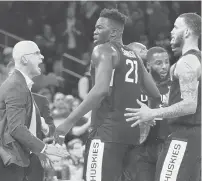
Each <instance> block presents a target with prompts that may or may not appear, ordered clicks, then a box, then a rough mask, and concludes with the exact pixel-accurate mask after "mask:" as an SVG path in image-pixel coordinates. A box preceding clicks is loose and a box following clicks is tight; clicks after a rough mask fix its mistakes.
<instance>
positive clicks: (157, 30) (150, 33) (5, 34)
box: [0, 0, 201, 180]
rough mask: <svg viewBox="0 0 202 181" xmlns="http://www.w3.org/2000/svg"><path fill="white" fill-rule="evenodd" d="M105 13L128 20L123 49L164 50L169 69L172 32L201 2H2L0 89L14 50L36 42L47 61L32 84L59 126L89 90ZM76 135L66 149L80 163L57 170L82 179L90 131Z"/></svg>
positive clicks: (0, 18)
mask: <svg viewBox="0 0 202 181" xmlns="http://www.w3.org/2000/svg"><path fill="white" fill-rule="evenodd" d="M103 8H109V9H110V8H118V9H119V11H120V12H122V13H124V14H125V15H127V16H128V21H127V24H126V26H125V30H124V34H123V42H124V44H129V43H131V42H134V41H136V42H140V43H143V44H144V45H146V46H147V48H150V47H152V46H155V45H157V46H161V47H164V48H166V49H167V50H168V52H169V55H170V62H171V64H173V63H174V62H175V61H176V59H175V58H174V57H173V54H172V52H171V49H170V31H171V30H172V28H173V23H174V21H175V19H176V18H177V16H178V15H180V14H181V13H185V12H196V13H197V14H199V15H201V1H141V2H140V1H128V2H127V1H98V2H97V1H85V0H84V1H74V2H71V1H67V2H63V1H57V2H56V1H55V2H54V1H51V2H48V1H43V2H40V1H38V2H37V1H35V2H32V1H24V2H20V1H18V2H16V1H15V2H14V1H9V2H6V1H5V2H0V85H1V83H2V82H3V81H4V80H5V78H6V77H7V69H6V66H7V64H8V62H9V61H11V60H12V47H13V46H14V45H15V44H16V43H17V42H18V41H20V40H23V39H28V40H32V41H34V42H36V43H37V45H38V46H39V47H40V49H41V52H42V54H43V55H44V57H45V59H44V63H43V64H42V65H41V69H42V73H43V74H42V75H40V76H38V77H36V78H35V79H34V86H33V88H32V91H33V92H36V93H39V94H42V95H44V96H46V97H47V98H48V100H49V102H50V109H51V114H52V116H53V118H54V121H55V124H56V126H57V125H58V124H59V123H61V122H62V121H63V120H64V118H66V117H67V116H68V115H69V113H70V112H71V111H72V110H74V109H75V108H76V107H77V106H78V105H79V104H80V102H81V101H82V100H83V99H84V98H85V96H86V94H87V93H88V91H89V90H90V88H91V80H90V75H89V64H90V59H91V52H92V48H93V44H92V42H93V31H94V26H95V23H96V21H97V19H98V17H99V14H100V12H101V10H102V9H103ZM84 124H86V125H87V126H88V125H89V121H88V115H86V116H85V117H84V118H83V119H82V120H81V121H79V123H78V125H76V126H77V127H80V126H83V125H84ZM74 133H75V131H72V134H71V136H72V135H74V136H75V137H74V136H73V137H72V139H71V141H72V140H74V141H75V142H71V143H70V141H68V140H66V148H67V149H68V150H69V152H70V155H71V154H73V157H74V158H78V159H73V161H72V160H71V159H70V160H71V161H70V162H71V163H69V162H65V161H63V164H59V166H58V169H59V170H62V166H61V165H65V164H66V165H74V166H75V168H73V167H68V170H73V172H75V173H74V174H75V175H77V176H78V175H79V174H78V173H80V172H82V169H80V168H82V164H83V161H82V156H81V155H82V154H81V152H82V150H83V144H84V143H85V141H86V137H87V136H86V135H87V129H86V132H85V131H84V132H83V133H82V134H80V135H79V134H76V133H75V134H74ZM68 139H69V138H68ZM69 140H70V139H69ZM68 144H70V145H68ZM75 145H76V146H75ZM74 154H75V155H74ZM65 169H66V167H65V168H64V170H65ZM69 172H70V171H67V170H66V171H65V172H64V171H63V172H58V173H57V174H56V176H55V175H54V174H53V175H52V177H51V179H52V180H54V179H57V178H61V179H62V178H63V177H64V179H65V176H64V175H65V174H66V177H68V176H67V175H68V174H67V173H69ZM62 173H63V174H62ZM58 175H59V176H58ZM62 175H63V176H62ZM54 176H55V177H54ZM56 177H57V178H56ZM68 179H69V178H68ZM77 180H79V179H78V178H77Z"/></svg>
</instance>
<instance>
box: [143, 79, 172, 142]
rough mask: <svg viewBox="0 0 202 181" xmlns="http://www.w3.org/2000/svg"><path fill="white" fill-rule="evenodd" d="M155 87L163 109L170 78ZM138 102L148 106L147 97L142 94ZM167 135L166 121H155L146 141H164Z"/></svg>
mask: <svg viewBox="0 0 202 181" xmlns="http://www.w3.org/2000/svg"><path fill="white" fill-rule="evenodd" d="M156 86H157V87H158V89H159V92H160V94H161V101H162V103H163V105H162V106H163V107H164V106H166V105H167V104H168V95H169V88H170V78H169V77H168V79H167V80H165V81H162V82H159V83H156ZM140 100H141V102H143V103H145V104H148V97H147V95H146V94H145V93H144V92H143V93H142V94H141V99H140ZM151 108H154V107H151ZM169 134H170V132H169V128H168V124H167V121H161V120H156V125H155V126H153V127H151V128H150V132H149V135H148V138H147V140H150V141H154V140H156V139H165V138H167V136H168V135H169Z"/></svg>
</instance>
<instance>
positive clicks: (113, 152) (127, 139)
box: [56, 9, 160, 181]
mask: <svg viewBox="0 0 202 181" xmlns="http://www.w3.org/2000/svg"><path fill="white" fill-rule="evenodd" d="M124 24H125V16H124V15H123V14H121V13H120V12H118V11H117V10H116V9H111V10H108V9H104V10H103V11H102V12H101V14H100V17H99V19H98V20H97V23H96V25H95V31H94V43H95V44H96V46H95V47H94V49H93V52H92V60H91V76H92V80H93V85H94V86H93V88H92V89H91V91H90V92H89V94H88V95H87V97H86V98H85V99H84V100H83V102H82V103H81V104H80V105H79V106H78V108H77V109H76V110H74V111H73V112H72V113H71V114H70V115H69V117H68V118H67V119H66V120H65V122H64V123H63V124H61V125H60V126H59V127H58V128H56V132H57V134H59V133H60V132H61V133H62V132H63V134H66V133H67V132H68V131H69V130H70V129H71V127H72V126H73V125H74V124H75V123H76V121H78V120H79V119H80V118H81V117H82V116H83V115H85V114H86V113H87V112H89V111H91V110H92V116H91V132H90V136H89V140H88V143H87V145H86V160H85V170H84V175H85V174H86V175H85V177H86V178H85V179H86V180H99V181H112V180H117V179H118V178H120V177H122V171H123V170H124V167H126V166H125V165H123V162H124V160H125V159H126V155H128V154H127V153H128V151H129V150H130V148H131V146H134V145H138V144H139V139H140V129H139V127H135V128H132V127H131V125H130V123H128V122H126V120H125V117H124V113H125V109H126V108H127V107H133V108H138V107H139V105H138V104H137V101H136V99H139V98H140V95H141V86H144V87H145V89H146V90H147V91H148V94H150V95H151V96H152V97H153V98H156V99H159V100H160V93H159V91H158V89H157V87H156V85H155V83H154V82H153V80H152V78H151V76H150V75H149V74H148V73H147V71H146V70H145V68H144V65H143V63H142V60H141V59H140V58H139V57H138V56H137V55H136V54H135V53H134V52H133V51H131V50H130V49H129V48H127V47H126V46H124V45H123V42H122V33H123V30H124ZM95 156H96V158H97V159H96V160H98V159H99V161H97V162H96V160H95V159H94V157H95ZM91 162H92V163H91ZM95 164H96V165H95ZM92 165H94V166H93V168H92Z"/></svg>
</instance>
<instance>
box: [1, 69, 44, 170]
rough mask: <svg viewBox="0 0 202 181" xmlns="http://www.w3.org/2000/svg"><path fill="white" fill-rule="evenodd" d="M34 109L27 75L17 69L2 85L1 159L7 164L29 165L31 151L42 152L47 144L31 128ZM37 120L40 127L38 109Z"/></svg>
mask: <svg viewBox="0 0 202 181" xmlns="http://www.w3.org/2000/svg"><path fill="white" fill-rule="evenodd" d="M32 109H33V98H32V96H31V92H30V91H29V89H28V87H27V84H26V81H25V78H24V76H23V75H22V74H21V73H20V72H19V71H18V70H15V71H14V72H13V74H12V75H11V76H9V77H8V78H7V79H6V81H5V82H4V83H3V84H2V85H1V87H0V158H1V159H2V160H3V162H4V164H5V165H8V164H10V163H15V164H17V165H19V166H22V167H27V166H28V165H29V163H30V160H29V155H30V151H31V152H33V153H39V152H41V151H42V149H43V148H44V146H45V144H44V143H43V142H42V141H41V140H40V139H38V138H36V137H35V136H33V135H32V134H31V133H30V131H29V130H28V129H29V126H30V122H31V116H32ZM36 119H37V121H36V123H37V130H38V129H41V124H40V121H38V120H39V119H40V113H39V111H37V110H36ZM37 133H38V131H37ZM37 137H38V135H37Z"/></svg>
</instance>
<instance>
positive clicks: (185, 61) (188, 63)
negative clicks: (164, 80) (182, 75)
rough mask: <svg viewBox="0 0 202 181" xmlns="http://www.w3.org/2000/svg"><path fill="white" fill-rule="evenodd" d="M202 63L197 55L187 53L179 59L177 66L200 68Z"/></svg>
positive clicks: (180, 67) (181, 67)
mask: <svg viewBox="0 0 202 181" xmlns="http://www.w3.org/2000/svg"><path fill="white" fill-rule="evenodd" d="M200 66H201V63H200V61H199V59H198V57H197V56H195V55H193V54H187V55H185V56H182V57H181V58H180V59H179V61H178V62H177V68H178V69H181V70H183V68H185V67H187V68H191V69H193V70H197V69H198V68H200Z"/></svg>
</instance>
